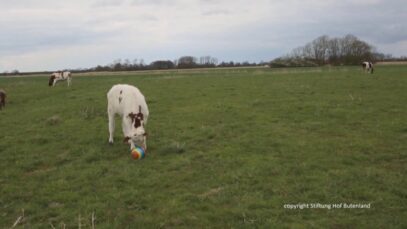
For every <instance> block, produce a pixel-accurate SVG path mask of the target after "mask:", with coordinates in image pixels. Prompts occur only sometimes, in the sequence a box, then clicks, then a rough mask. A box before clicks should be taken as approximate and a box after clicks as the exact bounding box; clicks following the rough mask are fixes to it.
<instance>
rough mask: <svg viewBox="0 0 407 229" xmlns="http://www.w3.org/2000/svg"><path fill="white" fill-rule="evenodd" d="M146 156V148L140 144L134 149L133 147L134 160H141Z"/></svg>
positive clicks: (132, 155)
mask: <svg viewBox="0 0 407 229" xmlns="http://www.w3.org/2000/svg"><path fill="white" fill-rule="evenodd" d="M145 156H146V152H145V151H144V149H143V148H142V147H140V146H135V147H134V148H133V149H131V157H132V158H133V159H134V160H141V159H143V158H144V157H145Z"/></svg>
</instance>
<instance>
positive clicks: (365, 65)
mask: <svg viewBox="0 0 407 229" xmlns="http://www.w3.org/2000/svg"><path fill="white" fill-rule="evenodd" d="M362 68H363V70H364V71H365V72H369V73H371V74H373V64H372V62H368V61H365V62H363V63H362Z"/></svg>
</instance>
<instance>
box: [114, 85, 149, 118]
mask: <svg viewBox="0 0 407 229" xmlns="http://www.w3.org/2000/svg"><path fill="white" fill-rule="evenodd" d="M107 100H108V107H109V109H112V110H113V111H114V112H115V113H117V114H119V115H121V116H123V114H127V113H131V112H133V113H137V112H138V111H139V106H141V111H142V113H143V115H144V117H145V120H147V117H148V114H149V111H148V107H147V103H146V101H145V98H144V95H143V94H142V93H141V92H140V90H139V89H138V88H136V87H134V86H132V85H128V84H116V85H114V86H113V87H112V88H111V89H110V90H109V92H108V93H107Z"/></svg>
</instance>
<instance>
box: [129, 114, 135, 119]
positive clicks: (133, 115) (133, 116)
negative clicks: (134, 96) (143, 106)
mask: <svg viewBox="0 0 407 229" xmlns="http://www.w3.org/2000/svg"><path fill="white" fill-rule="evenodd" d="M128 116H129V118H131V119H134V118H135V117H136V115H135V114H133V112H131V113H130V114H129V115H128Z"/></svg>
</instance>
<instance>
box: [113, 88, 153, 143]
mask: <svg viewBox="0 0 407 229" xmlns="http://www.w3.org/2000/svg"><path fill="white" fill-rule="evenodd" d="M107 114H108V117H109V143H110V144H113V134H114V129H115V119H114V117H115V115H116V114H118V115H120V116H121V117H122V130H123V134H124V142H125V143H128V144H129V145H130V149H133V148H134V147H135V145H137V146H141V147H143V148H144V150H147V138H146V136H147V133H146V131H145V126H146V125H147V119H148V115H149V112H148V107H147V103H146V100H145V98H144V95H143V94H142V93H141V92H140V90H139V89H138V88H136V87H134V86H132V85H127V84H117V85H114V86H113V87H112V88H111V89H110V90H109V92H108V93H107Z"/></svg>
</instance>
